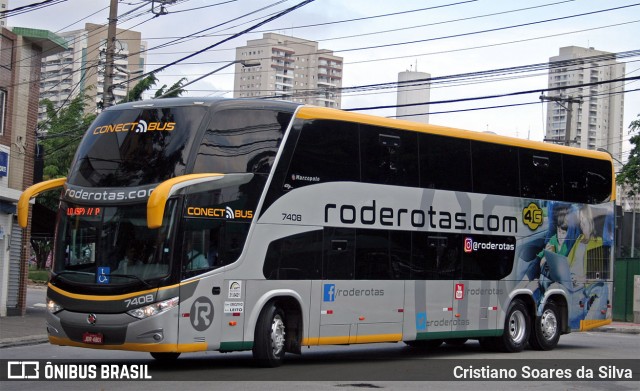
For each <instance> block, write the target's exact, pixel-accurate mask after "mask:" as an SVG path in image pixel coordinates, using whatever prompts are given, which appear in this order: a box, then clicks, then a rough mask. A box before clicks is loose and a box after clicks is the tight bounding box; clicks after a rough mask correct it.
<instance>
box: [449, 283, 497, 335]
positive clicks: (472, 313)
mask: <svg viewBox="0 0 640 391" xmlns="http://www.w3.org/2000/svg"><path fill="white" fill-rule="evenodd" d="M451 295H452V297H453V319H452V331H454V332H455V331H470V330H495V329H496V328H497V321H498V282H496V281H476V280H455V281H454V285H453V290H452V291H451Z"/></svg>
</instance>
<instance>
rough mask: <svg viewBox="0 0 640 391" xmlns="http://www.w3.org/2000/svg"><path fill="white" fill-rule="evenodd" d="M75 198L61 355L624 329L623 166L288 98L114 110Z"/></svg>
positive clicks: (260, 350) (64, 219)
mask: <svg viewBox="0 0 640 391" xmlns="http://www.w3.org/2000/svg"><path fill="white" fill-rule="evenodd" d="M59 187H61V188H62V190H61V198H60V204H59V205H60V207H59V213H58V216H57V222H56V239H55V249H54V257H53V266H52V269H51V277H50V281H49V283H48V290H47V307H48V314H47V318H46V327H47V331H48V335H49V341H50V342H51V343H52V344H56V345H67V346H78V347H85V348H95V349H120V350H134V351H146V352H150V353H151V355H152V356H153V357H155V358H157V359H174V358H177V357H178V355H180V354H181V353H187V352H199V351H208V350H215V351H222V352H229V351H240V350H252V351H253V355H254V357H255V358H256V359H257V360H258V361H259V362H260V363H261V364H263V365H265V366H277V365H280V364H281V363H282V362H283V359H284V355H285V352H289V353H294V354H300V353H301V348H302V347H303V346H314V345H327V344H359V343H373V342H404V343H406V344H408V345H409V346H412V347H417V348H434V347H437V346H439V345H440V344H442V343H444V342H446V343H450V344H461V343H465V342H466V341H467V340H469V339H472V340H479V342H480V344H481V345H482V346H483V347H485V348H487V349H491V350H501V351H505V352H518V351H521V350H523V349H524V348H525V346H526V345H527V344H528V345H529V346H531V347H532V348H534V349H539V350H549V349H553V348H554V347H555V346H556V345H557V343H558V340H559V338H560V335H561V334H565V333H569V332H571V331H581V330H589V329H591V328H594V327H598V326H601V325H604V324H607V323H609V322H611V303H610V301H611V292H612V281H611V278H612V273H611V271H612V250H611V249H612V248H613V201H614V199H615V185H614V179H613V165H612V161H611V158H610V156H609V155H607V154H605V153H601V152H596V151H588V150H582V149H576V148H569V147H562V146H558V145H552V144H544V143H539V142H531V141H526V140H520V139H514V138H508V137H502V136H497V135H492V134H485V133H478V132H470V131H464V130H458V129H452V128H446V127H440V126H433V125H425V124H419V123H412V122H408V121H401V120H393V119H387V118H380V117H375V116H369V115H363V114H357V113H348V112H344V111H340V110H335V109H328V108H320V107H311V106H304V105H299V104H295V103H290V102H276V101H263V100H232V99H197V98H176V99H162V100H151V101H142V102H135V103H127V104H121V105H117V106H114V107H110V108H109V109H107V110H104V112H102V113H101V114H100V115H99V116H98V117H97V119H96V120H95V122H94V123H93V124H92V125H91V126H90V127H89V129H88V130H87V132H86V134H85V135H84V138H83V139H82V141H81V143H80V145H79V147H78V150H77V153H76V156H75V158H74V161H73V163H72V166H71V168H70V171H69V176H68V177H67V178H60V179H54V180H51V181H46V182H42V183H39V184H36V185H34V186H32V187H30V188H28V189H27V190H25V192H24V193H23V195H22V198H21V199H20V201H19V205H18V218H19V222H20V224H22V225H23V226H26V225H27V220H28V215H29V200H30V199H31V198H32V197H34V196H36V195H37V194H38V193H41V192H43V191H45V190H51V189H55V188H59Z"/></svg>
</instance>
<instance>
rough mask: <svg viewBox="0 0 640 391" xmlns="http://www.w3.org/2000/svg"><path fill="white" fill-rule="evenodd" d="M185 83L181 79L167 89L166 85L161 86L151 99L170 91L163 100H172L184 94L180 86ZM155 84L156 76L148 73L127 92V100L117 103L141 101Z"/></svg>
mask: <svg viewBox="0 0 640 391" xmlns="http://www.w3.org/2000/svg"><path fill="white" fill-rule="evenodd" d="M185 81H187V79H186V78H184V77H183V78H182V79H180V80H178V81H177V82H176V83H175V84H174V85H172V86H171V87H169V89H166V88H167V85H166V84H164V85H162V87H160V88H159V89H158V90H156V92H155V94H154V95H153V97H154V98H159V97H160V96H162V95H163V94H165V93H166V92H167V91H172V92H171V94H169V95H167V96H166V97H165V98H174V97H177V96H180V95H182V94H183V93H184V89H182V84H183V83H184V82H185ZM157 82H158V78H157V77H156V75H155V74H153V73H150V74H149V75H147V76H146V77H145V78H143V79H142V80H140V81H139V82H138V83H136V85H135V86H133V88H131V90H129V94H128V95H127V98H126V99H125V100H122V101H120V102H118V103H125V102H135V101H138V100H142V94H144V93H145V92H148V91H150V90H151V89H152V88H153V87H154V86H155V85H156V83H157Z"/></svg>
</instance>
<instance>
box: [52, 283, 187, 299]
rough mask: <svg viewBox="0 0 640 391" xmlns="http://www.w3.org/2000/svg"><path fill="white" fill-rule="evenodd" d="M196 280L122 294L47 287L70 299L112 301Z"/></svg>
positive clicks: (175, 286)
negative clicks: (72, 291) (86, 292)
mask: <svg viewBox="0 0 640 391" xmlns="http://www.w3.org/2000/svg"><path fill="white" fill-rule="evenodd" d="M196 281H198V280H193V281H189V282H184V283H180V284H174V285H169V286H163V287H160V288H152V289H147V290H144V291H137V292H133V293H125V294H122V295H110V296H98V295H81V294H77V293H70V292H67V291H63V290H62V289H60V288H58V287H57V286H54V285H52V284H51V283H49V284H48V287H49V289H51V290H53V291H55V292H56V293H58V294H60V295H62V296H65V297H70V298H72V299H77V300H94V301H112V300H124V299H128V298H131V297H135V296H140V295H146V294H147V293H153V292H155V291H156V290H157V291H162V290H167V289H172V288H177V287H179V286H180V285H186V284H191V283H193V282H196Z"/></svg>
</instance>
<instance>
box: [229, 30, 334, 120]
mask: <svg viewBox="0 0 640 391" xmlns="http://www.w3.org/2000/svg"><path fill="white" fill-rule="evenodd" d="M236 61H238V63H236V66H235V78H234V93H233V96H234V98H251V97H274V98H279V99H283V100H289V101H293V102H300V103H304V104H311V105H316V106H323V107H334V108H340V104H341V103H340V102H341V93H340V90H339V89H340V87H342V69H343V59H342V57H339V56H334V55H333V52H332V51H331V50H326V49H319V48H318V42H314V41H310V40H307V39H303V38H295V37H290V36H286V35H281V34H275V33H266V34H263V37H262V38H261V39H254V40H249V41H247V45H246V46H242V47H238V48H237V49H236Z"/></svg>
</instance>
